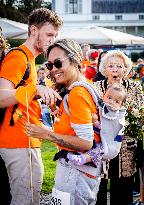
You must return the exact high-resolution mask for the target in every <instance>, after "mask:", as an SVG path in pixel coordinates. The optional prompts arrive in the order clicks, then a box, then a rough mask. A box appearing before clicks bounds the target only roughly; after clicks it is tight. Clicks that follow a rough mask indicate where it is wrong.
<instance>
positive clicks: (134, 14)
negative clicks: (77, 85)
mask: <svg viewBox="0 0 144 205" xmlns="http://www.w3.org/2000/svg"><path fill="white" fill-rule="evenodd" d="M52 8H53V10H55V11H56V12H57V13H58V14H59V15H60V16H62V18H63V21H64V26H65V27H83V26H90V25H95V26H102V27H106V28H110V29H114V30H118V31H123V32H127V33H130V34H135V35H139V36H144V0H52Z"/></svg>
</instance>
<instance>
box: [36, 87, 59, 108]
mask: <svg viewBox="0 0 144 205" xmlns="http://www.w3.org/2000/svg"><path fill="white" fill-rule="evenodd" d="M37 95H40V96H41V98H42V100H43V102H44V103H46V105H49V104H50V105H54V104H55V102H56V100H57V99H59V100H62V98H61V96H60V95H59V94H58V93H57V92H56V91H55V90H53V89H52V88H48V87H46V86H43V85H37Z"/></svg>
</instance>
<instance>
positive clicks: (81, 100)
mask: <svg viewBox="0 0 144 205" xmlns="http://www.w3.org/2000/svg"><path fill="white" fill-rule="evenodd" d="M68 104H69V111H70V113H71V114H70V116H68V115H67V113H66V111H65V109H64V107H63V102H62V103H61V106H60V110H59V113H58V115H57V118H59V120H57V121H56V122H55V123H54V131H55V132H56V133H59V134H64V135H76V134H75V132H74V130H73V129H72V128H71V125H70V123H71V122H72V123H75V124H89V123H92V113H94V112H96V106H95V104H94V102H93V100H92V97H91V94H90V93H89V92H88V91H87V90H86V89H85V88H84V87H74V88H73V89H72V90H71V92H70V94H69V100H68ZM95 137H96V138H95V139H96V140H97V141H99V139H100V138H99V136H97V135H96V133H95ZM59 147H60V148H61V149H66V148H64V147H61V146H59ZM67 150H69V149H67Z"/></svg>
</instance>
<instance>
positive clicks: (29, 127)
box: [26, 123, 52, 139]
mask: <svg viewBox="0 0 144 205" xmlns="http://www.w3.org/2000/svg"><path fill="white" fill-rule="evenodd" d="M49 131H52V129H50V128H49V127H47V126H45V125H41V126H40V125H35V124H31V123H27V124H26V132H27V135H28V136H31V137H35V138H40V139H48V134H49Z"/></svg>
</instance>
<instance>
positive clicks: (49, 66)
mask: <svg viewBox="0 0 144 205" xmlns="http://www.w3.org/2000/svg"><path fill="white" fill-rule="evenodd" d="M72 56H73V55H71V54H70V55H69V56H68V57H66V58H64V59H62V60H60V59H55V60H54V62H53V63H52V62H47V63H46V64H45V65H46V67H47V69H48V70H50V71H51V70H52V69H53V66H54V67H55V68H57V69H60V68H62V66H63V62H64V60H66V59H68V58H69V57H72Z"/></svg>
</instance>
